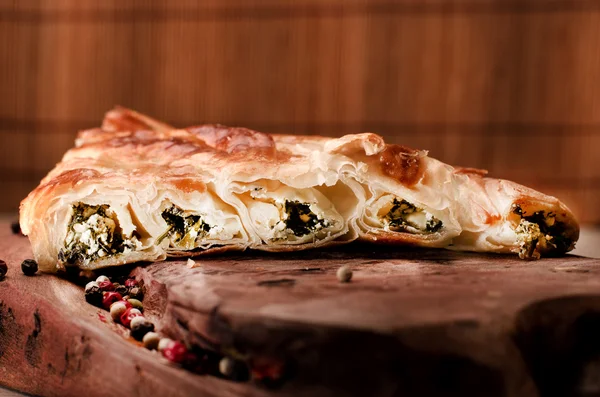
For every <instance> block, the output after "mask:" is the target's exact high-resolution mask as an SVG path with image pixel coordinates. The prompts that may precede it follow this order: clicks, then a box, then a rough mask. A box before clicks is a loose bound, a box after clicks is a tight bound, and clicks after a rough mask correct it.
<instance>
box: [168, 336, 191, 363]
mask: <svg viewBox="0 0 600 397" xmlns="http://www.w3.org/2000/svg"><path fill="white" fill-rule="evenodd" d="M162 354H163V356H164V357H165V358H166V359H167V360H169V361H171V362H173V363H177V364H181V363H183V362H185V361H186V360H187V359H188V358H189V354H188V351H187V349H186V348H185V346H184V345H183V343H181V342H176V341H173V342H171V343H169V345H168V346H167V347H166V348H164V349H163V350H162Z"/></svg>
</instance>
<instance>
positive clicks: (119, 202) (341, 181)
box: [20, 108, 579, 271]
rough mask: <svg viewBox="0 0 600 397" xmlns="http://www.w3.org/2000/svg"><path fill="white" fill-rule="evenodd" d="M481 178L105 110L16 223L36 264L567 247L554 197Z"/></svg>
mask: <svg viewBox="0 0 600 397" xmlns="http://www.w3.org/2000/svg"><path fill="white" fill-rule="evenodd" d="M485 174H486V173H485V171H481V170H475V169H467V168H454V167H451V166H449V165H447V164H444V163H442V162H440V161H438V160H435V159H433V158H431V157H429V156H428V155H427V152H426V151H423V150H414V149H411V148H408V147H405V146H400V145H394V144H386V143H385V142H384V140H383V139H382V138H381V137H380V136H379V135H376V134H372V133H364V134H356V135H346V136H343V137H341V138H326V137H320V136H292V135H269V134H264V133H260V132H256V131H251V130H248V129H245V128H229V127H224V126H221V125H202V126H198V127H190V128H186V129H175V128H173V127H170V126H168V125H166V124H163V123H161V122H158V121H156V120H153V119H151V118H149V117H147V116H143V115H141V114H138V113H136V112H133V111H131V110H128V109H124V108H116V109H114V110H112V111H110V112H109V113H107V115H106V117H105V119H104V122H103V124H102V127H101V128H98V129H92V130H87V131H82V132H80V133H79V136H78V138H77V141H76V146H75V148H73V149H71V150H69V151H68V152H67V153H66V154H65V155H64V157H63V159H62V161H61V162H60V163H59V164H58V165H57V166H56V167H55V168H54V169H53V170H52V171H51V172H50V173H49V174H48V175H47V176H46V177H45V178H44V179H43V180H42V181H41V183H40V185H39V186H38V187H37V188H36V189H35V190H34V191H32V192H31V193H30V194H29V196H28V197H27V198H26V199H25V200H23V202H22V203H21V218H20V221H21V227H22V230H23V232H24V233H25V234H26V235H28V236H29V238H30V241H31V244H32V247H33V253H34V255H35V258H36V260H37V261H38V262H39V264H40V267H41V268H42V269H43V270H46V271H56V270H59V269H64V268H65V267H68V266H76V267H80V268H84V269H96V268H101V267H106V266H114V265H120V264H125V263H131V262H136V261H154V260H161V259H165V258H166V257H172V256H195V255H200V254H204V253H208V252H223V251H228V250H244V249H247V248H251V249H257V250H264V251H281V252H285V251H295V250H303V249H308V248H315V247H322V246H327V245H332V244H341V243H348V242H351V241H354V240H365V241H371V242H377V243H384V244H389V245H414V246H423V247H439V248H448V249H454V250H467V251H485V252H500V253H510V252H513V253H518V254H519V256H520V257H521V258H525V259H537V258H539V257H540V256H541V255H550V254H562V253H564V252H567V251H569V250H571V249H572V248H573V246H574V243H575V241H576V240H577V238H578V236H579V227H578V225H577V222H576V220H575V218H574V216H573V214H572V213H571V211H570V210H569V209H568V208H567V207H566V206H565V205H564V204H562V203H561V202H560V201H558V200H557V199H556V198H554V197H550V196H546V195H544V194H542V193H539V192H537V191H535V190H532V189H529V188H527V187H524V186H521V185H518V184H516V183H514V182H510V181H506V180H500V179H493V178H487V177H485Z"/></svg>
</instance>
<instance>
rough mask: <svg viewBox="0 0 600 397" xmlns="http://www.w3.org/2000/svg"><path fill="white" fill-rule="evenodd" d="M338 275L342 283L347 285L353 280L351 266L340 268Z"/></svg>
mask: <svg viewBox="0 0 600 397" xmlns="http://www.w3.org/2000/svg"><path fill="white" fill-rule="evenodd" d="M336 274H337V278H338V280H339V281H340V283H347V282H349V281H350V280H352V269H350V266H347V265H344V266H342V267H340V268H339V269H338V270H337V273H336Z"/></svg>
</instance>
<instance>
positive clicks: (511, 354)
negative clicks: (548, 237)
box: [0, 223, 600, 397]
mask: <svg viewBox="0 0 600 397" xmlns="http://www.w3.org/2000/svg"><path fill="white" fill-rule="evenodd" d="M28 257H31V251H30V248H29V243H28V240H27V239H26V238H24V237H20V236H15V235H12V234H11V232H10V230H9V227H8V225H7V224H5V223H4V224H0V258H1V259H4V260H5V261H6V262H7V263H8V265H9V272H8V275H7V277H6V279H5V280H4V281H2V282H0V384H2V385H4V386H8V387H11V388H14V389H18V390H21V391H25V392H28V393H32V394H36V395H43V396H81V395H86V396H106V395H111V396H128V397H130V396H149V395H157V396H306V395H315V396H333V395H336V396H401V395H402V396H430V395H444V396H538V395H542V396H546V395H577V396H581V395H590V396H591V395H597V394H598V393H600V260H597V259H589V258H582V257H576V256H566V257H563V258H552V259H544V260H540V261H536V262H524V261H520V260H518V259H515V258H514V257H512V256H500V255H481V254H472V253H466V254H463V253H455V252H450V251H445V250H411V249H406V248H395V249H384V248H382V247H379V246H370V245H368V246H365V245H355V246H346V247H342V248H337V249H335V250H321V251H313V252H308V251H307V252H300V253H295V254H291V255H290V254H280V255H265V254H259V253H249V254H245V255H240V254H236V255H227V256H220V257H210V258H201V259H198V260H197V264H198V265H199V266H198V267H197V268H194V269H190V268H188V267H187V266H186V265H185V261H167V262H159V263H152V264H147V265H145V266H139V267H134V268H130V269H122V270H121V271H130V272H131V274H132V275H134V276H135V277H136V278H138V280H140V281H142V282H143V283H144V285H145V288H146V297H145V298H144V305H145V309H146V313H147V317H150V318H151V319H153V320H154V321H155V323H156V324H158V325H159V329H160V331H161V332H163V333H165V334H168V335H170V336H172V337H174V338H177V339H180V340H183V341H185V342H187V343H189V344H191V345H198V346H202V347H205V348H211V349H215V350H221V351H228V352H232V351H235V352H236V354H241V355H243V357H245V358H246V359H247V360H248V361H249V362H251V363H253V364H252V365H255V364H256V365H258V364H257V363H259V364H261V365H262V364H264V363H268V364H269V365H279V366H281V368H284V369H285V371H284V373H285V382H283V383H282V384H280V385H275V386H270V387H268V386H265V385H263V384H256V383H255V382H253V381H249V382H233V381H229V380H225V379H221V378H218V377H215V376H212V375H197V374H192V373H190V372H188V371H186V370H184V369H181V368H179V367H176V366H173V365H171V364H169V363H168V362H167V361H166V360H165V359H163V358H162V357H160V355H159V354H158V353H156V352H151V351H147V350H146V349H144V348H143V347H141V346H139V344H136V343H135V342H134V341H133V340H132V339H130V338H129V337H128V334H127V331H126V330H125V329H124V328H123V327H121V326H119V325H116V324H114V323H113V322H112V320H111V319H110V316H109V315H108V313H107V312H105V311H103V310H100V309H98V308H95V307H93V306H91V305H89V304H87V303H86V302H85V300H84V294H83V290H82V288H81V287H80V286H77V285H75V284H73V283H71V282H69V281H67V280H64V279H61V278H58V277H55V276H52V275H45V274H44V275H37V276H35V277H26V276H24V275H23V274H22V273H21V270H20V263H21V261H22V260H23V259H25V258H28ZM344 264H345V265H350V266H351V267H352V269H353V270H354V278H353V279H352V282H350V283H348V284H341V283H339V282H338V281H337V278H336V276H335V272H336V270H337V268H338V267H339V266H340V265H344Z"/></svg>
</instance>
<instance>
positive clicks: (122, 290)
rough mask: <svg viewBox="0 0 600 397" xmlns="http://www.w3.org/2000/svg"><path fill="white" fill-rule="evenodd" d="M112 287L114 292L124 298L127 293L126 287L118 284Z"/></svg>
mask: <svg viewBox="0 0 600 397" xmlns="http://www.w3.org/2000/svg"><path fill="white" fill-rule="evenodd" d="M113 287H114V288H115V292H118V293H119V294H121V295H123V296H125V295H127V294H128V293H129V288H127V287H126V286H124V285H122V284H119V283H114V284H113Z"/></svg>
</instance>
